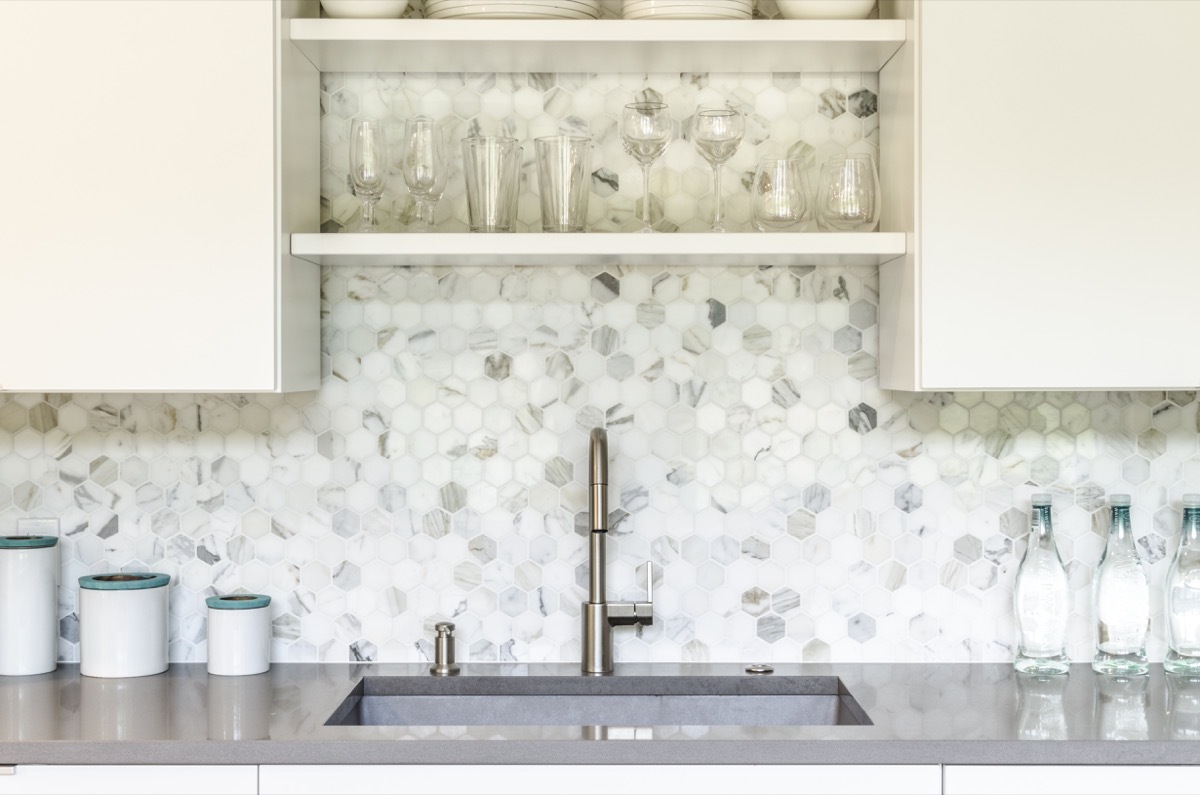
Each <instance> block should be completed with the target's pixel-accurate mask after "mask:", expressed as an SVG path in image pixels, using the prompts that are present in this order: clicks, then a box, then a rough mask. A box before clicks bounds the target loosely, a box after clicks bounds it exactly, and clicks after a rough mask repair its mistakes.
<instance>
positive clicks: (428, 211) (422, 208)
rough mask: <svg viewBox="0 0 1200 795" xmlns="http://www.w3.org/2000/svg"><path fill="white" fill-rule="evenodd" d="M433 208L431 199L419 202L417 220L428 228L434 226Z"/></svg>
mask: <svg viewBox="0 0 1200 795" xmlns="http://www.w3.org/2000/svg"><path fill="white" fill-rule="evenodd" d="M433 207H434V203H433V202H431V201H430V200H429V199H421V200H419V201H418V202H417V220H418V221H420V222H421V223H422V224H424V225H426V226H433Z"/></svg>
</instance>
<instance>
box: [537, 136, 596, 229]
mask: <svg viewBox="0 0 1200 795" xmlns="http://www.w3.org/2000/svg"><path fill="white" fill-rule="evenodd" d="M533 143H534V146H535V148H536V150H537V171H538V188H539V191H540V193H541V205H542V231H543V232H582V231H583V229H584V226H585V225H586V224H587V209H588V195H589V194H590V193H591V191H590V188H591V180H590V179H589V175H590V173H591V162H592V141H591V139H590V138H582V137H577V136H570V135H551V136H547V137H545V138H538V139H537V140H535V141H534V142H533Z"/></svg>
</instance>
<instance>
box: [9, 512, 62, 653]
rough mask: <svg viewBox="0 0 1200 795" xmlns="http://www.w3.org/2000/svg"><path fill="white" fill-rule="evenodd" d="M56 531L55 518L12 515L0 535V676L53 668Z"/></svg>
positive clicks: (56, 565) (55, 641) (56, 557)
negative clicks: (9, 527) (13, 522)
mask: <svg viewBox="0 0 1200 795" xmlns="http://www.w3.org/2000/svg"><path fill="white" fill-rule="evenodd" d="M57 533H58V520H57V519H18V520H17V531H16V532H15V533H13V534H11V535H5V536H0V675H3V676H30V675H33V674H44V673H49V672H50V671H53V670H54V669H55V668H57V667H58V535H57Z"/></svg>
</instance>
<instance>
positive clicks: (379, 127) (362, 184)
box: [350, 118, 388, 232]
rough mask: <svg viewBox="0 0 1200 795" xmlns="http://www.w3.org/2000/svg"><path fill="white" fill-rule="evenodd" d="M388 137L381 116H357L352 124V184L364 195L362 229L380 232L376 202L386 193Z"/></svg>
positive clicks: (355, 193) (359, 195) (358, 193)
mask: <svg viewBox="0 0 1200 795" xmlns="http://www.w3.org/2000/svg"><path fill="white" fill-rule="evenodd" d="M387 172H388V151H387V139H386V138H385V137H384V134H383V123H382V122H380V121H379V120H378V119H365V118H356V119H354V121H353V122H351V124H350V184H351V185H352V186H353V187H354V195H355V196H358V197H359V198H360V199H362V203H363V207H362V224H361V225H360V226H359V229H358V231H360V232H378V231H379V227H378V226H377V225H376V223H375V203H376V202H378V201H379V198H380V197H381V196H383V187H384V183H385V182H386V181H387Z"/></svg>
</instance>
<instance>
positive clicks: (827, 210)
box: [816, 154, 879, 232]
mask: <svg viewBox="0 0 1200 795" xmlns="http://www.w3.org/2000/svg"><path fill="white" fill-rule="evenodd" d="M820 180H821V181H820V182H819V183H818V185H817V207H816V216H817V226H818V227H819V228H820V229H821V231H823V232H870V231H872V230H873V229H875V224H877V223H879V173H878V172H877V171H876V170H875V158H873V157H871V155H869V154H848V155H835V156H834V157H831V158H830V159H829V160H828V162H826V163H825V164H824V165H822V166H821V178H820Z"/></svg>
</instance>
